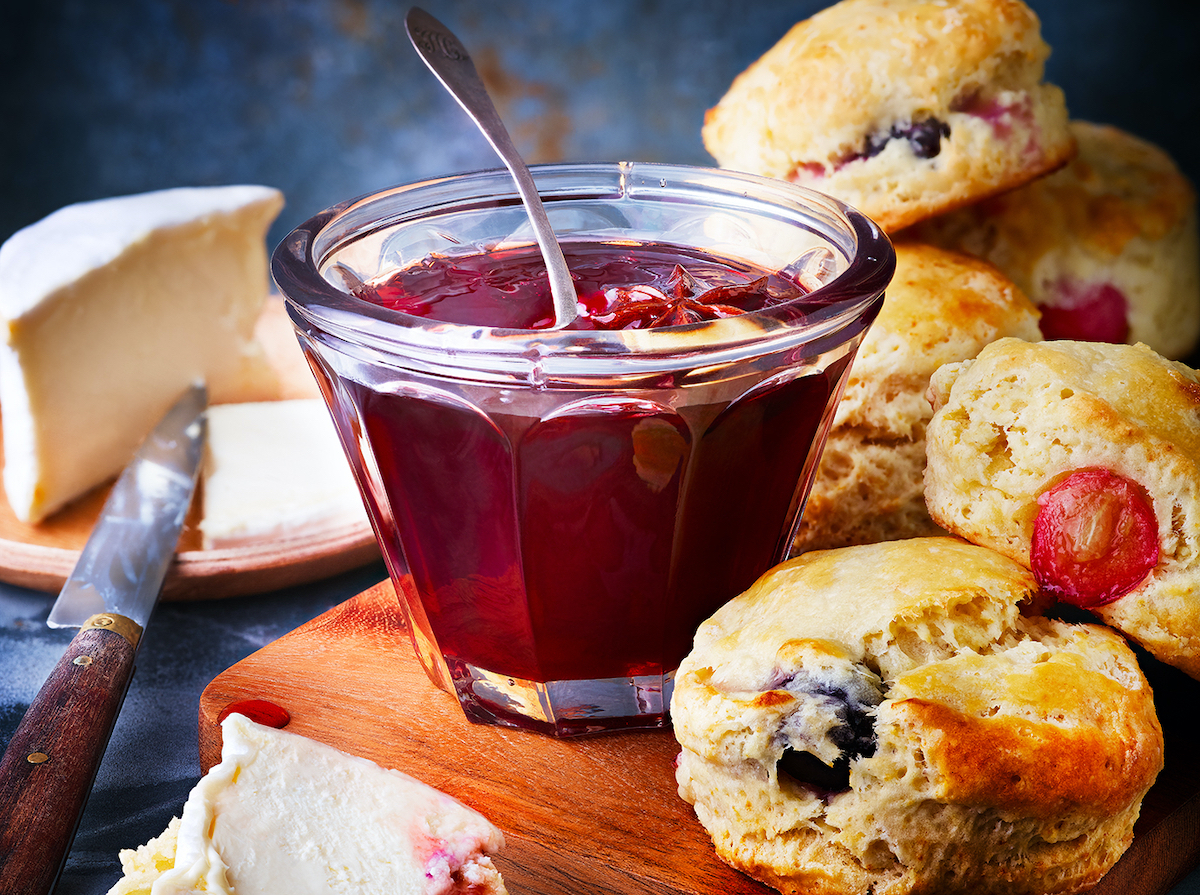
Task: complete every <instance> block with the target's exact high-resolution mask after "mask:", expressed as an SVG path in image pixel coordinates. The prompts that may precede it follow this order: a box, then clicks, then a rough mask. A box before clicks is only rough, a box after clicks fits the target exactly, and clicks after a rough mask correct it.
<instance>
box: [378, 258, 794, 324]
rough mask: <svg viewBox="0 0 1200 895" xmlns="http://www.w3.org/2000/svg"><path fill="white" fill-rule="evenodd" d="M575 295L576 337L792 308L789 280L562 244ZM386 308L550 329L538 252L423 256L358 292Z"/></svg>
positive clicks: (723, 265)
mask: <svg viewBox="0 0 1200 895" xmlns="http://www.w3.org/2000/svg"><path fill="white" fill-rule="evenodd" d="M563 255H564V256H565V258H566V260H567V266H568V267H569V268H570V270H571V278H572V280H574V283H575V292H576V294H577V296H578V307H579V317H578V318H577V319H576V320H575V321H574V322H573V323H572V324H571V325H570V326H569V327H568V329H577V330H597V329H605V330H616V329H647V328H650V327H661V326H679V325H682V324H688V323H697V322H700V321H702V320H712V319H716V318H720V317H732V316H736V315H738V314H744V313H746V312H748V311H757V310H761V309H762V308H764V307H769V306H771V305H775V304H780V303H782V302H786V301H791V300H792V299H795V298H798V297H800V296H802V295H804V294H805V292H806V290H805V289H804V288H803V287H801V286H800V285H799V284H798V283H797V282H796V281H795V280H793V279H791V278H790V277H788V276H786V275H783V274H779V273H772V272H769V271H767V270H765V269H762V268H757V267H753V266H751V265H748V264H745V263H741V262H735V261H731V260H728V259H714V258H713V257H711V256H710V255H708V254H705V253H703V252H700V251H698V250H695V249H691V248H686V247H683V246H677V245H669V244H665V243H645V244H639V245H637V247H636V250H634V249H633V248H631V247H629V246H626V245H623V244H616V243H603V242H585V241H580V242H565V243H564V244H563ZM355 294H356V295H357V296H358V297H359V298H361V299H363V300H365V301H369V302H372V303H373V304H377V305H381V306H383V307H385V308H392V309H393V310H397V311H402V312H404V313H406V314H413V315H415V316H418V317H428V318H430V319H433V320H440V321H444V322H447V323H463V324H472V325H476V326H490V327H501V328H506V329H548V328H550V327H552V326H553V325H554V308H553V299H552V297H551V294H550V281H549V278H548V277H547V275H546V267H545V263H544V262H543V261H542V256H541V254H540V253H539V251H538V249H537V247H536V246H519V247H515V248H511V249H501V250H496V251H493V252H489V253H486V254H483V253H477V252H476V253H471V254H462V255H457V254H456V255H439V254H435V255H430V256H429V257H427V258H425V259H423V260H422V261H419V262H417V263H415V264H412V265H409V266H407V267H404V268H401V269H400V270H398V271H395V272H393V273H391V274H390V275H388V276H387V277H386V278H384V279H382V280H380V281H378V282H374V283H368V284H366V285H365V286H364V287H362V288H361V289H360V290H358V291H357V292H356V293H355Z"/></svg>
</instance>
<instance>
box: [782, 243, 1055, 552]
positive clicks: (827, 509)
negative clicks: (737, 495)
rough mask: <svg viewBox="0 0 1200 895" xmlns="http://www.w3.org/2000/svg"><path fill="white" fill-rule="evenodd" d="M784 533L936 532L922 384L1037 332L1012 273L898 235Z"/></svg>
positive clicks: (797, 544) (813, 543)
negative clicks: (802, 497)
mask: <svg viewBox="0 0 1200 895" xmlns="http://www.w3.org/2000/svg"><path fill="white" fill-rule="evenodd" d="M895 248H896V273H895V276H893V278H892V281H891V283H890V284H889V285H888V290H887V300H886V301H885V302H884V304H883V308H882V309H881V310H880V312H879V316H878V317H877V318H876V319H875V322H874V323H873V324H872V325H871V329H870V330H869V331H868V332H867V336H866V338H865V339H864V340H863V343H862V345H861V347H860V348H859V350H858V354H857V356H856V358H855V361H854V366H853V367H851V369H850V376H849V379H848V381H847V385H846V391H845V393H844V394H843V396H842V399H841V402H840V403H839V405H838V408H837V415H836V416H835V417H834V422H833V428H832V429H831V430H830V433H829V440H828V442H827V443H826V445H825V451H824V453H822V455H821V463H820V466H819V467H818V471H817V475H816V479H815V480H814V482H813V487H812V491H811V492H810V494H809V498H808V503H807V504H806V505H805V509H804V515H803V517H802V519H801V522H800V527H799V529H798V531H797V534H796V537H795V540H794V542H793V551H794V552H800V551H803V550H811V549H817V548H827V547H844V546H847V545H850V544H869V543H873V542H875V541H887V540H896V539H898V538H908V537H917V536H922V535H929V534H937V533H940V529H939V528H938V527H937V526H936V525H935V524H934V523H933V521H932V520H931V519H930V518H929V513H928V511H927V510H926V508H925V491H924V474H925V426H926V424H927V423H928V422H929V418H930V416H932V415H933V409H932V408H931V407H930V406H929V401H928V399H927V398H926V392H927V391H928V389H929V378H930V376H932V375H933V372H934V371H935V370H936V369H938V367H940V366H942V365H943V364H947V363H951V362H953V361H959V360H965V359H966V358H970V357H974V356H975V355H976V354H978V353H979V351H980V349H981V348H983V347H984V346H985V345H987V344H988V343H990V342H994V341H995V340H996V339H998V338H1001V337H1003V336H1017V337H1019V338H1023V339H1034V340H1036V339H1038V338H1040V336H1039V333H1038V325H1037V311H1036V309H1035V308H1034V307H1033V305H1032V304H1031V303H1030V302H1029V300H1028V299H1027V298H1025V296H1024V295H1023V294H1022V293H1021V291H1020V290H1019V289H1017V288H1016V287H1015V286H1014V285H1013V283H1012V281H1011V280H1009V279H1008V278H1007V277H1005V276H1004V275H1003V274H1001V273H1000V272H999V271H998V270H996V269H995V268H994V267H993V266H992V265H990V264H988V263H987V262H984V261H981V260H979V259H977V258H974V257H972V256H969V255H964V254H961V253H958V252H951V251H946V250H944V249H939V248H935V247H934V246H930V245H923V244H921V243H917V242H911V241H902V242H897V243H896V245H895Z"/></svg>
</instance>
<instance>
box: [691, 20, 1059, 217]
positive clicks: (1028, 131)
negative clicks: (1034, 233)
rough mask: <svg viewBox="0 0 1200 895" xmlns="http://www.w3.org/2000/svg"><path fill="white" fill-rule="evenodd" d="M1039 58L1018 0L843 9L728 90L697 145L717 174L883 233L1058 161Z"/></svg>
mask: <svg viewBox="0 0 1200 895" xmlns="http://www.w3.org/2000/svg"><path fill="white" fill-rule="evenodd" d="M1049 53H1050V48H1049V47H1048V46H1047V45H1046V43H1045V41H1044V40H1043V39H1042V36H1041V24H1040V22H1039V21H1038V18H1037V16H1036V15H1035V14H1034V13H1033V11H1032V10H1030V9H1029V7H1028V6H1026V5H1025V4H1024V3H1022V2H1021V0H958V2H954V3H946V2H944V0H842V2H840V3H838V4H836V5H834V6H831V7H829V8H828V9H825V10H822V11H821V12H819V13H817V14H816V15H814V16H812V17H811V18H809V19H806V20H804V21H802V22H799V23H798V24H796V25H795V26H793V27H792V29H791V30H790V31H788V33H787V34H786V35H784V37H783V38H782V39H781V40H780V41H779V42H778V43H777V44H776V45H775V46H774V47H772V48H771V49H770V50H768V51H767V52H766V54H764V55H763V56H762V57H761V58H760V59H758V60H757V61H756V62H754V63H753V64H752V65H751V66H750V67H749V68H748V69H746V71H744V72H743V73H742V74H740V75H739V76H738V77H737V78H736V79H735V80H734V82H733V84H732V85H731V86H730V88H729V90H728V92H727V93H726V94H725V96H724V97H722V99H721V100H720V102H718V104H717V105H716V106H715V107H714V108H712V109H710V110H709V112H708V114H707V115H706V116H705V122H704V127H703V130H702V136H703V140H704V144H705V146H706V147H707V149H708V151H709V152H710V153H711V154H712V156H713V157H714V158H715V159H716V160H717V162H718V163H719V164H720V165H721V166H722V167H724V168H734V169H737V170H741V171H748V172H751V173H754V174H763V175H766V176H768V177H776V178H781V179H785V180H792V181H795V182H796V183H798V184H800V185H802V186H807V187H811V188H813V189H815V190H819V191H821V192H823V193H827V194H829V195H832V196H835V197H837V198H839V199H841V200H843V201H845V202H847V203H849V204H850V205H853V206H855V207H856V208H858V209H859V210H860V211H862V212H864V213H865V214H867V215H868V216H869V217H871V218H873V219H874V220H875V221H877V222H878V223H879V225H880V226H881V227H883V229H884V230H887V231H888V232H894V231H896V230H899V229H900V228H902V227H905V226H907V225H909V224H913V223H916V222H917V221H920V220H923V219H925V218H928V217H931V216H933V215H935V214H940V213H943V212H946V211H949V210H951V209H954V208H958V207H961V206H964V205H969V204H971V203H973V202H976V201H978V200H980V199H983V198H985V197H987V196H991V195H994V194H997V193H1000V192H1002V191H1004V190H1007V189H1012V188H1014V187H1016V186H1020V185H1021V184H1024V183H1027V182H1028V181H1030V180H1032V179H1034V178H1035V177H1038V176H1040V175H1042V174H1045V173H1047V172H1049V171H1052V170H1054V169H1055V168H1058V167H1060V166H1061V165H1063V164H1064V163H1065V162H1067V161H1068V160H1069V159H1070V158H1071V156H1072V155H1073V154H1074V151H1075V144H1074V141H1073V140H1072V138H1071V135H1070V132H1069V131H1068V129H1067V120H1068V118H1067V110H1066V103H1065V100H1064V98H1063V93H1062V91H1061V90H1060V89H1059V88H1058V87H1056V86H1054V85H1051V84H1047V83H1045V82H1044V81H1043V79H1042V76H1043V68H1044V64H1045V61H1046V58H1047V57H1048V56H1049Z"/></svg>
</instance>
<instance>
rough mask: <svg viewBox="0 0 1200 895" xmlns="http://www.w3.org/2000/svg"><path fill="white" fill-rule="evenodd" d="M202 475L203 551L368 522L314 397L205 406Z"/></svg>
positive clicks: (331, 430)
mask: <svg viewBox="0 0 1200 895" xmlns="http://www.w3.org/2000/svg"><path fill="white" fill-rule="evenodd" d="M201 475H202V476H203V488H202V492H203V498H202V505H203V518H202V520H201V522H200V532H201V536H202V538H203V546H204V549H206V550H213V549H221V548H224V547H240V546H244V545H246V544H257V543H262V542H263V541H266V540H274V539H281V538H302V537H308V536H313V535H319V534H327V533H329V532H332V531H334V530H337V529H341V528H343V527H347V526H353V525H361V526H363V527H366V526H368V525H369V523H368V522H367V514H366V511H365V510H364V509H363V503H362V499H361V498H360V497H359V494H358V488H357V486H356V485H355V483H354V476H353V475H352V474H351V472H350V464H349V463H347V462H346V457H345V455H344V454H343V453H342V446H341V443H340V442H339V441H338V437H337V432H336V430H335V429H334V427H333V421H332V420H331V419H330V418H329V411H328V410H326V408H325V403H324V401H322V400H321V399H320V398H311V399H295V400H290V401H262V402H250V403H245V404H221V405H218V406H216V407H210V408H209V411H208V442H207V445H206V448H205V456H204V464H203V466H202V468H201Z"/></svg>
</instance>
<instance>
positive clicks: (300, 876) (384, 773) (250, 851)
mask: <svg viewBox="0 0 1200 895" xmlns="http://www.w3.org/2000/svg"><path fill="white" fill-rule="evenodd" d="M221 728H222V731H221V732H222V740H223V742H222V750H221V761H220V763H219V764H217V765H216V766H214V767H213V768H212V769H211V770H210V771H209V772H208V774H206V775H205V776H204V778H203V779H201V781H200V782H199V783H198V784H197V785H196V787H195V788H194V789H193V790H192V793H191V795H190V796H189V797H188V800H187V803H186V805H185V806H184V809H183V817H182V820H181V822H180V824H179V833H178V841H177V845H176V850H175V860H174V867H173V868H172V869H170V870H168V871H166V872H165V873H163V874H162V875H161V876H160V877H159V878H158V879H157V880H155V882H154V883H153V886H152V888H151V892H152V893H153V895H182V893H194V892H208V893H224V895H310V893H311V895H316V893H330V895H368V893H369V895H451V893H455V892H465V891H472V892H478V893H480V895H487V893H491V895H502V893H504V892H505V889H504V884H503V881H502V880H501V879H500V874H499V872H498V871H497V870H496V869H495V867H494V866H493V865H492V863H491V860H490V858H488V856H487V855H488V853H491V852H495V851H498V850H499V849H501V848H502V847H503V845H504V837H503V834H502V833H501V832H500V830H499V829H497V828H496V827H495V826H494V825H493V824H492V823H491V822H490V821H488V820H487V819H486V818H485V817H484V816H483V815H481V814H479V813H478V812H476V811H473V810H472V809H470V808H467V807H466V806H465V805H463V804H461V803H460V802H458V801H456V800H455V799H453V798H451V797H450V796H448V795H446V794H445V793H443V792H440V791H439V790H436V789H434V788H433V787H430V786H428V785H426V784H424V783H422V782H420V781H418V780H416V779H414V778H412V777H409V776H408V775H406V774H402V773H401V772H399V771H393V770H386V769H384V768H382V767H380V766H379V765H377V764H375V763H374V762H372V761H368V760H366V759H363V758H357V757H354V756H351V755H347V754H345V753H343V752H340V751H338V750H336V749H334V748H332V747H330V746H326V745H324V744H322V743H318V742H317V741H315V740H312V739H309V738H307V737H303V736H299V735H297V734H292V733H288V732H287V731H279V730H274V729H272V728H269V727H264V726H263V725H260V724H257V723H255V722H253V721H251V720H250V719H248V718H246V717H245V716H242V715H238V714H232V715H230V716H229V717H228V718H226V720H225V721H224V722H223V723H222V725H221ZM471 886H475V888H470V887H471Z"/></svg>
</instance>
